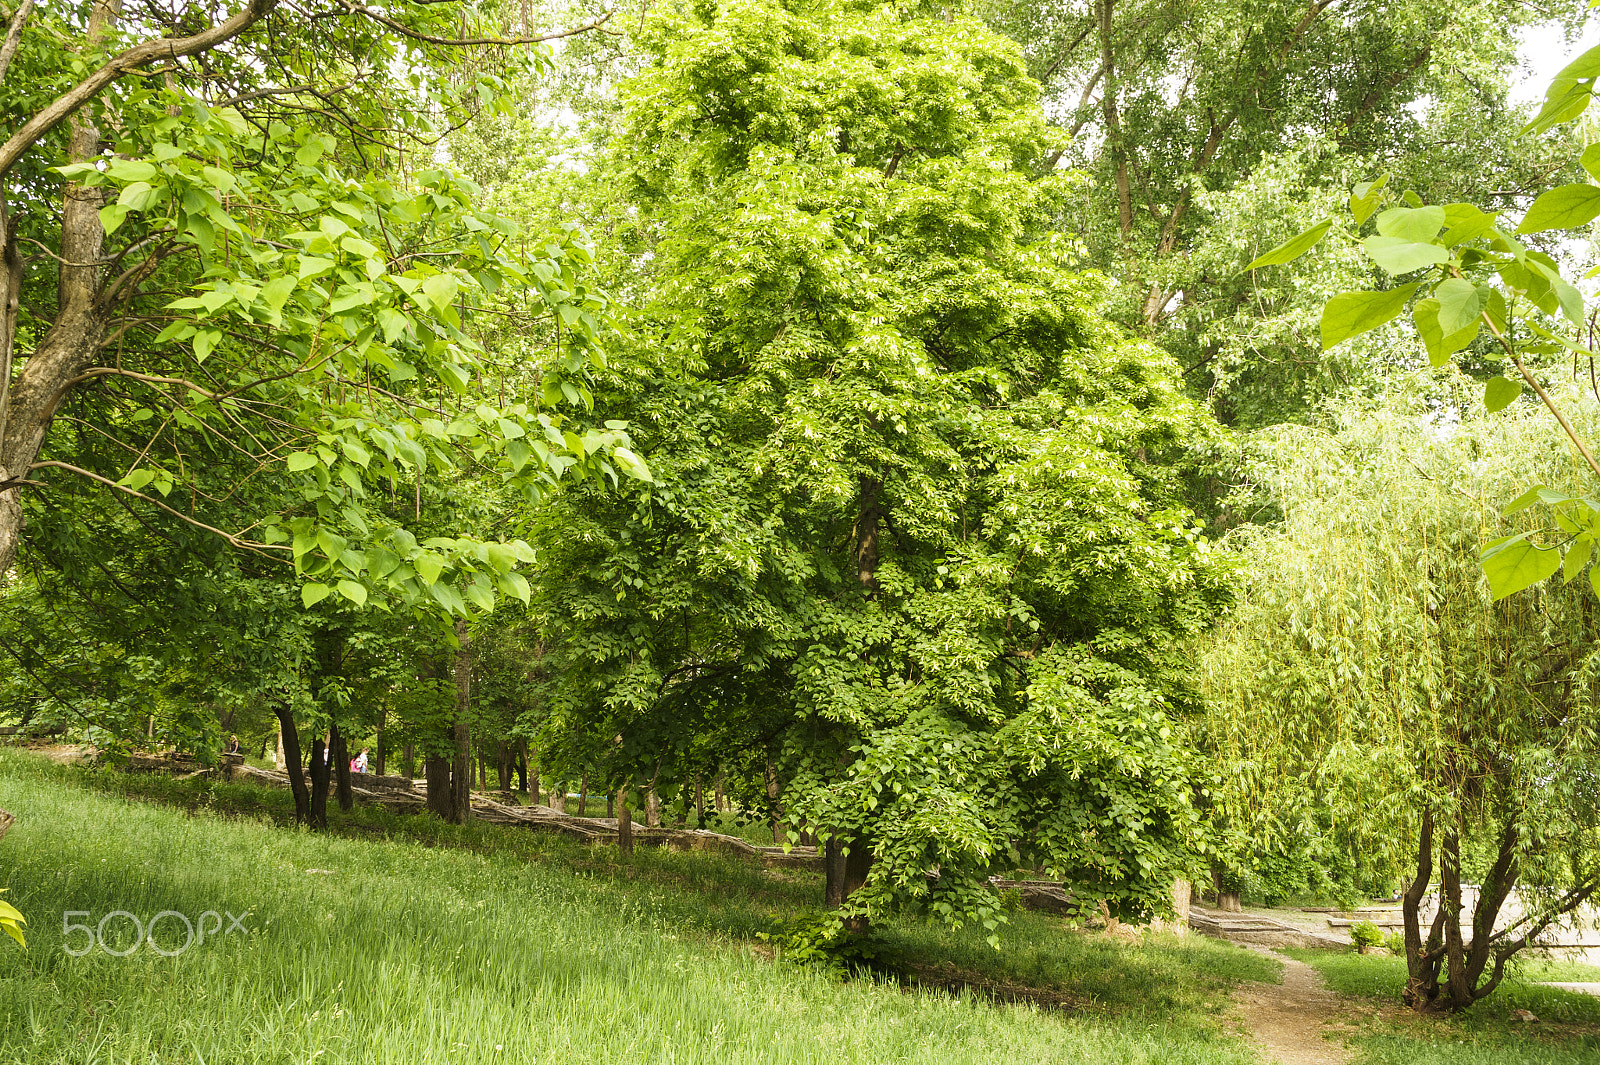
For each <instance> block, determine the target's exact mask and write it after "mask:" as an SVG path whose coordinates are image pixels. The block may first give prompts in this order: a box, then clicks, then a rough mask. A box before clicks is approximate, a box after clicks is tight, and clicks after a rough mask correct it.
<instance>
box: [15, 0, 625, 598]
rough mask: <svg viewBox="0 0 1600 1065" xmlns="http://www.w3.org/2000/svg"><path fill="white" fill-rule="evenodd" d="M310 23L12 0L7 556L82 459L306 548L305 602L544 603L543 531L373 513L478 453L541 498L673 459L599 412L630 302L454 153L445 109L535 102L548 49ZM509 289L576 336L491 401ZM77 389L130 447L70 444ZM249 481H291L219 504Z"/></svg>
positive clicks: (269, 553) (246, 529)
mask: <svg viewBox="0 0 1600 1065" xmlns="http://www.w3.org/2000/svg"><path fill="white" fill-rule="evenodd" d="M312 14H314V13H313V12H309V11H302V10H300V9H299V8H297V7H292V6H288V5H284V6H282V7H280V6H279V5H278V4H276V3H273V2H271V0H258V2H252V3H250V4H248V5H247V6H245V7H243V8H242V9H239V10H237V11H230V10H228V9H226V8H223V7H217V8H215V9H213V8H211V7H206V6H195V5H187V6H184V7H182V8H181V9H180V8H175V9H172V10H168V9H166V8H164V7H162V6H161V5H159V4H154V3H152V4H148V5H139V6H138V7H132V6H129V7H126V8H124V7H123V6H121V5H117V4H114V3H110V2H96V3H92V4H87V5H84V6H83V7H82V8H81V9H78V8H71V7H65V8H55V7H52V8H49V9H34V8H33V7H32V5H30V4H23V5H21V6H20V7H19V8H18V9H17V10H16V11H15V12H14V13H13V16H12V18H11V21H10V29H9V31H8V34H7V37H6V44H5V47H4V51H3V59H0V68H3V69H0V76H3V77H4V80H3V81H0V109H3V111H4V113H5V115H6V119H7V124H8V126H9V129H10V130H11V133H10V136H9V139H8V140H7V141H6V142H5V144H4V145H0V175H3V176H4V178H5V181H6V190H5V192H6V196H7V197H8V199H7V203H8V204H9V206H4V207H0V215H3V218H0V221H3V222H4V225H3V231H4V238H5V241H4V256H3V257H0V258H3V261H4V270H3V276H0V282H3V283H0V290H4V291H5V292H6V293H7V301H6V309H5V317H4V325H3V328H0V389H3V392H0V467H3V473H0V477H3V481H0V566H8V565H9V564H10V561H11V559H12V558H13V556H14V553H15V551H16V549H17V546H18V542H19V537H20V535H21V531H22V528H23V524H24V510H25V509H26V507H27V506H30V505H31V506H46V507H48V506H50V505H52V499H53V498H54V494H53V492H54V490H53V488H52V485H54V484H56V483H58V479H59V478H61V477H63V476H70V477H76V478H83V479H86V480H89V481H93V482H95V483H96V484H98V485H99V486H101V488H102V489H104V490H105V491H108V492H113V493H119V494H121V495H123V496H127V497H129V498H136V499H138V500H139V501H140V503H141V505H142V506H144V507H146V508H151V509H153V510H156V511H160V512H162V513H164V514H166V515H168V516H169V517H175V518H178V519H180V520H187V521H192V522H195V523H197V524H198V525H201V526H203V527H206V528H208V529H209V530H210V531H212V532H213V533H216V534H219V535H221V536H222V537H223V538H224V539H225V540H227V541H228V542H229V543H230V544H231V545H233V546H235V547H237V548H241V549H245V550H249V551H254V552H257V553H258V554H260V555H261V556H262V557H266V558H279V559H281V560H282V561H283V563H284V564H286V565H287V564H289V563H291V562H292V564H293V566H294V568H295V570H296V572H298V573H302V574H306V575H309V576H312V577H314V578H316V579H315V580H313V581H310V582H308V583H306V584H305V585H304V587H303V593H302V594H303V601H304V602H305V603H306V604H307V605H310V604H312V603H315V602H318V601H320V599H322V598H324V597H326V596H328V595H330V594H337V595H339V596H341V597H343V598H344V599H346V600H348V601H350V602H352V603H355V604H357V605H360V604H362V603H364V602H365V601H366V600H367V598H368V597H369V596H370V595H373V594H377V595H379V596H380V597H382V598H384V599H385V600H386V601H391V602H397V603H403V604H405V605H407V606H410V607H412V608H414V609H417V610H421V611H424V612H437V613H443V614H461V613H464V612H466V611H467V610H469V609H472V608H477V609H487V608H489V607H490V606H492V604H493V601H494V599H495V597H496V596H498V595H500V594H514V595H522V594H525V587H524V585H523V584H522V583H521V578H520V577H518V576H516V575H515V574H514V572H513V571H514V570H515V569H516V567H517V566H518V565H519V564H520V563H526V562H527V561H529V558H530V556H528V554H527V551H526V548H525V547H522V546H520V545H515V544H513V545H502V544H497V543H485V542H484V538H482V537H481V536H474V535H465V536H463V535H459V534H455V535H442V536H436V537H433V538H432V539H430V540H429V541H428V542H426V543H419V542H418V540H417V538H416V537H415V536H414V535H412V534H411V533H410V532H409V531H407V529H406V528H405V524H404V522H402V521H397V520H395V517H394V514H393V513H392V511H391V512H389V513H385V512H383V511H382V510H380V509H379V508H375V507H369V505H368V502H369V499H370V497H371V493H372V491H373V489H374V488H375V487H377V486H379V485H382V486H384V487H386V488H387V490H388V493H389V494H390V495H391V496H394V495H398V494H399V490H400V487H401V486H403V485H415V484H417V483H418V481H419V480H420V479H422V478H425V477H427V476H430V475H447V476H448V475H450V473H451V471H454V470H456V469H457V468H458V467H460V466H461V465H462V463H463V462H465V463H468V464H475V465H476V468H477V471H478V472H482V473H484V474H487V475H489V476H494V475H496V474H497V475H498V476H499V477H500V478H501V479H503V480H505V481H507V482H508V483H510V484H511V485H512V486H513V487H514V488H517V489H519V490H522V491H524V492H526V493H528V494H530V495H532V496H535V497H536V496H537V495H538V494H539V492H540V491H541V490H542V487H543V486H547V485H549V484H552V483H554V482H555V481H556V480H558V479H559V478H560V477H561V476H562V475H563V474H566V473H569V471H574V469H575V470H576V472H580V473H581V472H594V473H599V472H602V471H608V472H610V473H611V474H612V475H613V476H615V474H616V472H617V466H616V465H613V463H617V464H620V466H621V469H622V470H623V471H624V472H631V473H633V474H635V475H641V476H642V475H643V468H642V466H641V465H640V464H639V463H638V462H637V460H636V459H634V458H633V456H632V454H631V452H629V451H628V450H627V448H626V446H625V445H626V437H625V436H624V435H623V434H622V433H621V432H620V431H619V429H618V428H616V427H603V426H600V425H598V424H592V423H590V422H589V421H588V418H587V413H586V412H587V405H586V401H585V395H586V393H587V389H586V387H585V386H584V384H583V375H584V373H585V372H586V368H587V366H588V364H589V360H590V359H591V357H593V353H594V350H595V349H594V346H593V342H594V339H595V337H596V336H597V334H598V332H599V331H600V329H601V328H602V327H603V321H604V318H605V316H606V309H607V304H606V301H605V299H604V297H603V296H601V295H600V294H598V293H597V292H596V291H595V290H594V289H593V287H592V285H591V284H590V283H589V282H588V281H587V280H586V278H585V274H586V264H587V262H588V261H589V259H590V253H589V251H588V249H587V248H586V247H585V246H584V245H583V244H582V242H581V241H579V240H577V239H575V238H574V237H572V236H571V235H566V236H563V237H560V238H559V239H555V240H549V241H547V240H544V239H539V240H536V241H532V242H530V241H528V240H527V239H526V238H525V237H518V238H517V239H513V236H514V227H512V226H510V225H509V224H508V223H505V222H503V221H501V220H499V219H497V218H495V217H493V216H490V215H486V214H484V213H483V212H481V211H479V210H478V209H477V208H476V207H475V206H474V202H473V195H474V190H473V188H472V186H471V185H470V184H469V183H466V182H463V181H462V180H460V179H458V178H457V177H455V176H453V175H451V174H450V173H448V172H446V171H442V170H438V169H430V168H428V167H427V165H426V161H427V160H428V159H429V157H430V154H431V153H432V152H434V150H435V149H434V148H433V147H432V145H433V144H434V143H435V142H436V140H437V138H438V136H439V135H440V133H441V132H442V130H443V129H444V128H446V127H447V126H449V125H451V124H455V123H458V122H460V121H464V120H465V119H466V118H467V117H469V115H470V113H471V112H472V111H474V110H476V109H479V108H482V107H488V108H496V107H500V108H503V107H507V106H509V104H508V102H507V101H506V99H505V97H504V94H503V93H502V92H501V86H502V83H501V81H500V79H499V77H498V73H499V72H503V71H505V70H506V69H508V68H509V69H515V68H516V67H517V65H518V64H519V63H521V62H524V61H525V58H524V59H519V58H518V57H519V56H522V57H526V56H527V54H528V53H526V52H525V51H517V50H516V49H514V48H512V47H511V46H512V45H515V44H517V43H519V42H520V43H523V44H526V43H528V42H529V41H530V40H532V38H507V37H503V36H500V35H498V34H494V33H488V32H484V31H483V29H482V26H483V24H484V21H485V17H486V15H485V13H484V12H483V11H480V10H479V9H477V8H474V7H471V6H470V5H463V4H456V3H448V4H400V5H396V6H395V8H394V9H393V10H389V9H383V10H380V9H378V8H373V7H365V6H361V7H355V6H347V7H343V8H338V9H336V10H334V11H330V12H325V13H321V14H318V15H317V17H315V18H312V17H309V16H310V15H312ZM463 31H465V32H463ZM419 161H420V162H422V164H423V165H421V166H418V165H417V163H418V162H419ZM491 307H492V309H493V310H495V311H496V312H498V313H499V314H501V315H510V316H512V317H513V318H520V317H532V316H534V315H537V314H548V315H552V316H553V317H554V318H555V319H556V320H557V321H558V322H559V324H560V326H561V327H562V328H561V331H560V337H559V340H558V341H556V342H555V344H554V347H553V350H547V351H546V352H545V353H544V354H543V357H542V359H541V366H542V374H541V375H540V376H541V382H540V383H541V385H542V388H543V391H542V393H541V394H538V395H535V396H534V397H532V398H528V397H523V396H512V397H505V396H503V395H502V396H500V397H497V398H496V400H495V401H494V402H492V403H491V402H487V401H486V400H487V399H488V397H487V396H479V395H471V393H474V392H476V391H477V389H476V387H475V381H476V380H477V377H478V375H479V373H480V369H481V367H480V359H481V346H480V345H479V343H478V342H477V340H476V339H475V335H474V325H473V321H474V317H475V312H476V311H477V310H478V309H480V308H491ZM469 395H470V398H468V397H469ZM480 400H484V401H480ZM546 400H548V401H549V404H550V405H548V406H546V407H545V409H542V410H541V409H538V408H539V406H540V404H541V402H545V401H546ZM66 405H71V406H72V407H73V415H72V421H73V424H74V425H76V426H79V427H81V428H82V429H83V430H85V431H86V432H88V433H90V434H94V435H97V436H98V437H99V438H101V439H102V440H103V441H104V442H108V443H109V445H110V448H109V450H110V453H111V454H113V455H115V456H116V458H115V459H114V460H113V461H110V462H108V463H105V464H102V465H101V466H99V467H91V466H88V465H84V464H82V463H80V462H77V461H74V460H75V458H77V457H78V456H77V455H76V453H74V452H73V451H72V450H71V446H72V442H66V443H67V444H68V446H67V447H65V448H63V449H62V450H60V451H53V450H52V448H53V447H55V446H56V442H57V438H56V436H55V435H53V434H55V433H56V432H57V430H58V429H59V427H60V424H61V422H60V413H61V411H62V410H63V408H64V406H66ZM224 455H225V456H227V460H226V463H223V462H222V461H221V459H220V457H221V456H224ZM224 465H225V466H226V470H225V471H223V470H222V467H223V466H224ZM214 472H225V476H210V475H211V474H212V473H214ZM241 484H242V485H250V486H262V487H263V488H264V490H263V491H260V492H259V493H257V494H256V495H255V498H254V499H253V500H252V502H254V503H257V504H258V506H256V507H255V508H254V513H253V514H250V515H248V516H247V518H246V520H243V521H237V520H235V521H234V523H232V524H228V525H226V527H224V525H222V524H219V523H218V522H212V521H207V520H206V514H205V511H206V505H207V504H215V505H216V506H217V508H218V509H220V510H228V509H230V507H231V505H232V504H234V503H235V502H237V501H238V500H239V498H240V493H239V492H238V491H236V490H235V486H237V485H241ZM25 489H33V490H35V492H36V493H37V494H35V495H31V496H24V495H23V493H24V491H25ZM175 492H176V493H177V494H178V496H180V497H181V496H182V495H184V494H188V495H189V496H190V498H189V500H188V501H187V502H186V503H185V504H183V505H174V502H173V499H174V495H173V494H174V493H175ZM25 499H32V500H34V502H32V503H31V504H30V503H26V502H24V500H25ZM229 517H230V518H236V517H237V515H233V514H230V515H229ZM458 532H459V531H458ZM490 539H493V538H490Z"/></svg>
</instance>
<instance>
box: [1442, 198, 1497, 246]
mask: <svg viewBox="0 0 1600 1065" xmlns="http://www.w3.org/2000/svg"><path fill="white" fill-rule="evenodd" d="M1499 217H1500V216H1499V215H1498V214H1494V213H1492V212H1489V211H1484V210H1481V209H1479V208H1478V207H1477V206H1476V205H1474V204H1470V203H1447V204H1445V205H1444V227H1445V228H1444V235H1443V236H1441V237H1440V238H1439V242H1440V243H1441V244H1443V245H1444V246H1445V247H1447V248H1453V247H1455V246H1456V245H1458V244H1465V243H1467V242H1468V241H1473V240H1477V239H1478V238H1479V237H1482V236H1485V235H1486V234H1488V233H1489V232H1490V231H1491V230H1493V229H1494V223H1495V220H1496V219H1497V218H1499Z"/></svg>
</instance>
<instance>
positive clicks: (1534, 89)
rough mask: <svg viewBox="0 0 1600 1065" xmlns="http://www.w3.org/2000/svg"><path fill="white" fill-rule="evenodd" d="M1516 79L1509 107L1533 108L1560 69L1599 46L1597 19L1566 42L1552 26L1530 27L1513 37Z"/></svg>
mask: <svg viewBox="0 0 1600 1065" xmlns="http://www.w3.org/2000/svg"><path fill="white" fill-rule="evenodd" d="M1517 37H1518V38H1519V40H1518V41H1517V66H1518V68H1519V69H1518V72H1517V75H1518V76H1517V77H1515V78H1514V79H1512V83H1511V102H1512V103H1513V104H1534V105H1537V104H1539V103H1541V102H1542V101H1543V100H1544V91H1545V90H1546V89H1548V88H1549V87H1550V82H1551V80H1552V79H1554V78H1555V76H1556V75H1557V74H1558V73H1560V71H1561V68H1562V67H1564V66H1566V65H1567V64H1568V63H1570V62H1572V61H1573V60H1574V59H1576V58H1578V56H1580V55H1582V54H1583V53H1584V52H1586V51H1588V50H1589V49H1590V48H1593V47H1594V46H1595V45H1597V44H1600V19H1591V20H1590V21H1588V22H1586V23H1584V26H1583V32H1582V33H1581V34H1579V36H1578V37H1577V38H1576V39H1575V40H1573V41H1572V42H1570V43H1569V42H1568V41H1567V39H1566V36H1565V34H1564V33H1563V32H1562V30H1561V27H1560V26H1557V25H1555V24H1554V23H1546V24H1545V25H1543V26H1530V27H1529V28H1527V29H1524V30H1522V31H1520V32H1519V33H1518V34H1517Z"/></svg>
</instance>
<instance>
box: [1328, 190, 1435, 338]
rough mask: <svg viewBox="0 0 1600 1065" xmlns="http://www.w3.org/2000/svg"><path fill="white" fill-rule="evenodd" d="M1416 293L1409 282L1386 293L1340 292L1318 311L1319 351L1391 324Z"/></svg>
mask: <svg viewBox="0 0 1600 1065" xmlns="http://www.w3.org/2000/svg"><path fill="white" fill-rule="evenodd" d="M1442 213H1443V212H1442V211H1441V214H1442ZM1416 290H1417V282H1415V281H1413V282H1412V283H1411V284H1409V285H1401V286H1400V287H1399V288H1392V289H1389V290H1388V291H1387V292H1341V293H1340V294H1339V295H1337V296H1335V297H1333V298H1332V299H1331V300H1329V301H1328V302H1327V304H1326V306H1324V307H1323V308H1322V350H1323V351H1327V350H1328V349H1329V348H1331V347H1333V346H1334V345H1335V344H1339V343H1342V342H1344V341H1346V340H1349V339H1350V338H1351V337H1353V336H1359V335H1360V334H1362V333H1365V332H1367V331H1368V330H1370V329H1376V328H1378V327H1379V326H1380V325H1383V324H1385V323H1387V322H1390V321H1393V320H1394V319H1395V318H1396V317H1397V316H1398V315H1399V314H1400V312H1401V311H1403V310H1405V306H1406V301H1407V300H1409V299H1410V298H1411V295H1412V293H1414V292H1416Z"/></svg>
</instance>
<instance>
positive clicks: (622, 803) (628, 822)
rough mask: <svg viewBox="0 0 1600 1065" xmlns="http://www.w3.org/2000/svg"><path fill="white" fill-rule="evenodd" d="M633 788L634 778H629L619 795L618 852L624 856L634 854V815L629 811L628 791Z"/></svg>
mask: <svg viewBox="0 0 1600 1065" xmlns="http://www.w3.org/2000/svg"><path fill="white" fill-rule="evenodd" d="M632 787H633V778H632V777H629V778H628V779H627V780H626V781H625V782H624V783H623V785H622V789H621V791H619V792H618V793H617V850H619V851H621V852H622V853H623V854H632V853H633V813H632V811H630V810H629V809H628V791H629V789H630V788H632Z"/></svg>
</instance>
